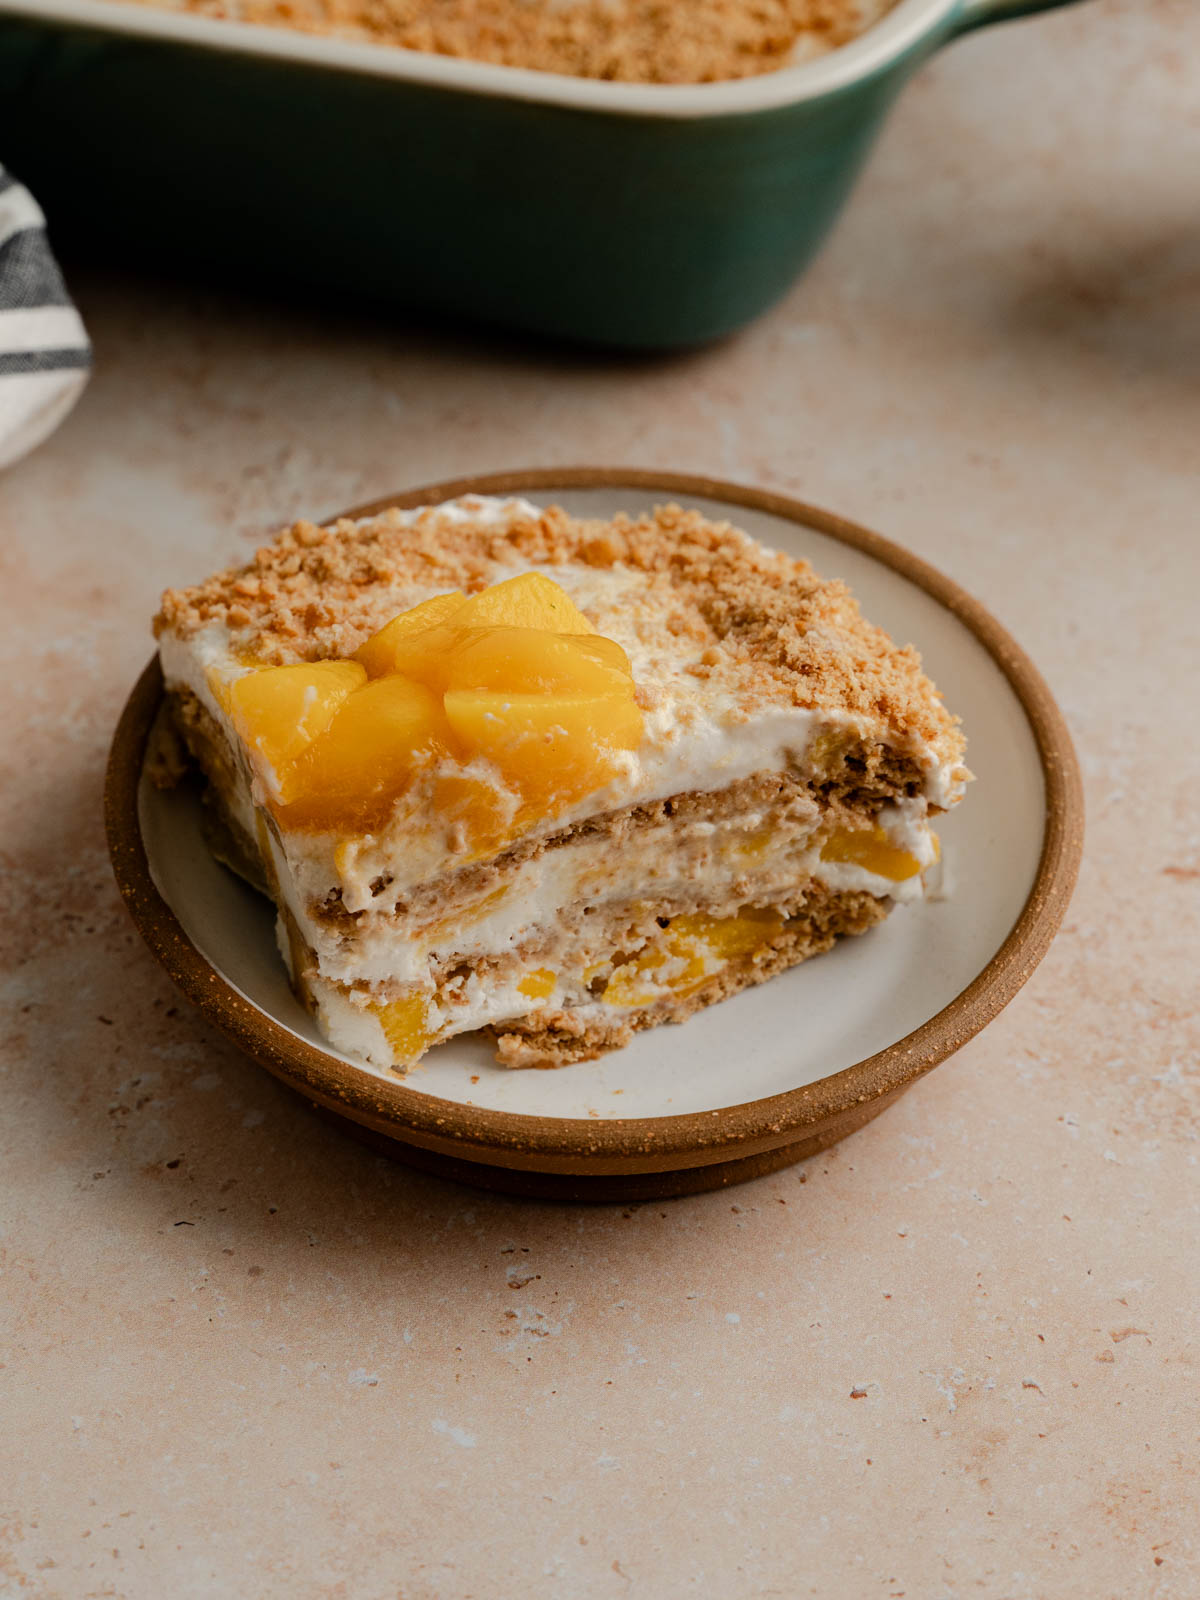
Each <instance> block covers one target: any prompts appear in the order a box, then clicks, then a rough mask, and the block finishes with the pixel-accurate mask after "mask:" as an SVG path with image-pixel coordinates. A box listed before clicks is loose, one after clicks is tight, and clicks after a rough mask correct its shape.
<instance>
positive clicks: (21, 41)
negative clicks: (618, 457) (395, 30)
mask: <svg viewBox="0 0 1200 1600" xmlns="http://www.w3.org/2000/svg"><path fill="white" fill-rule="evenodd" d="M1061 3H1064V0H900V3H899V4H898V5H897V6H896V8H895V9H894V10H893V11H892V12H891V13H889V15H888V16H886V17H885V18H884V19H883V21H882V22H879V23H877V24H876V25H875V27H873V28H871V29H870V30H869V31H868V32H867V33H865V34H864V35H863V36H862V37H861V38H859V39H857V40H855V41H854V42H853V43H852V44H849V45H847V46H844V47H843V48H842V49H840V50H837V51H834V52H832V53H831V54H829V55H827V56H825V57H823V58H820V59H818V60H815V61H810V62H807V63H805V64H803V65H798V66H795V67H788V68H785V69H784V70H782V71H779V72H774V73H770V74H767V75H765V76H763V77H758V78H750V79H744V80H740V81H737V82H729V83H717V84H702V85H695V86H675V85H670V86H667V85H653V84H626V83H605V82H598V81H595V80H586V79H576V78H567V77H561V76H558V75H555V74H549V73H537V72H527V71H522V70H518V69H515V68H511V67H496V66H489V65H485V64H482V63H478V62H470V61H459V60H453V59H449V58H446V57H440V56H430V55H421V54H417V53H415V52H411V51H406V50H396V49H389V48H385V47H382V46H377V45H369V44H357V43H349V42H345V41H341V40H331V39H322V38H312V37H308V36H305V35H303V34H299V33H289V32H287V31H284V30H279V29H272V28H262V27H254V26H249V25H246V24H242V23H235V22H221V21H214V20H212V19H210V18H207V17H202V16H191V15H182V14H176V13H174V12H171V11H167V10H159V9H150V8H146V7H142V6H138V5H128V4H121V3H117V0H111V3H109V0H0V154H2V155H3V159H4V162H5V164H6V165H7V166H8V167H9V169H10V170H11V171H13V172H15V173H17V174H18V175H19V176H20V178H21V179H22V181H24V182H25V183H27V184H28V185H29V186H30V187H31V188H32V189H33V190H34V192H35V193H36V194H37V196H38V198H39V199H40V200H41V202H42V205H43V206H44V208H45V210H46V211H47V213H48V214H49V217H50V221H51V230H52V235H53V237H54V238H56V239H57V240H58V241H60V242H61V243H62V244H65V245H66V246H67V247H68V248H72V247H75V248H78V247H80V246H82V247H83V248H86V249H87V250H88V252H89V253H90V254H91V255H93V256H94V255H96V254H97V253H103V255H104V256H105V257H106V258H107V259H121V258H127V259H137V260H140V261H146V260H151V261H153V260H155V259H157V260H159V261H163V262H168V263H172V264H178V263H185V264H186V265H187V267H188V269H189V270H191V271H198V272H200V273H202V274H205V275H215V274H220V275H222V276H226V277H228V276H229V275H231V274H232V275H234V276H236V278H237V279H238V280H239V281H243V282H251V281H256V282H257V283H258V284H260V285H261V284H266V285H268V286H274V287H277V288H288V289H292V288H297V287H302V288H308V289H311V288H316V289H318V290H320V291H322V292H324V293H326V294H330V295H336V296H337V297H338V299H339V300H345V299H346V298H348V297H354V298H356V299H367V300H369V301H372V302H377V303H380V302H381V303H384V304H387V305H391V306H397V307H402V308H405V309H412V310H432V311H436V312H440V313H449V314H451V315H455V316H462V315H467V316H470V317H473V318H479V319H484V320H487V321H489V322H495V323H501V324H507V325H509V326H515V327H519V328H523V329H528V330H534V331H537V332H539V333H544V334H550V335H555V336H566V337H570V338H573V339H582V340H589V341H594V342H599V343H604V344H614V345H623V346H634V347H642V348H650V349H655V348H657V349H666V348H670V347H678V346H685V345H691V344H696V343H699V342H701V341H703V340H707V339H712V338H715V337H717V336H719V335H721V334H724V333H727V332H729V331H731V330H732V329H734V328H737V327H739V326H740V325H742V324H743V323H745V322H748V321H749V320H750V319H751V318H752V317H754V316H756V315H757V314H758V313H759V312H760V311H762V310H763V309H764V308H765V307H767V306H768V305H770V304H771V303H772V302H773V301H774V300H776V299H777V298H778V297H779V296H780V295H781V294H783V292H784V291H785V290H786V289H787V288H788V286H789V284H791V282H792V281H793V280H794V278H795V277H796V275H797V273H798V272H799V271H800V270H801V268H802V267H803V266H804V265H805V263H806V262H807V261H808V260H809V258H810V257H811V256H812V254H813V253H814V251H815V250H816V249H817V247H818V246H819V244H820V242H821V240H822V238H823V237H824V235H825V233H826V232H827V230H828V228H829V226H830V224H831V222H832V221H833V218H834V217H835V216H836V214H837V211H838V208H839V207H840V205H841V203H842V201H843V199H844V198H845V196H846V194H847V192H848V190H849V188H850V186H851V184H852V182H853V181H854V178H855V175H856V174H857V172H858V170H859V168H860V166H861V164H862V162H863V159H864V157H865V155H866V153H867V151H868V149H869V147H870V144H871V141H872V139H873V137H874V135H875V133H876V130H877V129H878V127H879V125H880V122H881V120H882V118H883V116H884V114H885V113H886V111H887V109H888V107H889V106H890V105H891V103H892V101H893V100H894V98H895V97H896V95H897V94H898V93H899V91H900V89H901V88H902V87H903V85H904V83H905V82H906V80H907V79H908V77H909V76H910V75H911V74H912V73H913V72H914V71H915V70H916V68H917V67H918V66H919V65H920V64H921V62H922V61H923V60H924V59H925V58H926V57H927V56H928V55H930V54H931V53H932V51H934V50H935V49H936V48H937V47H938V46H939V45H941V44H942V43H944V42H945V41H946V40H947V39H949V38H951V37H952V36H954V35H955V34H958V33H961V32H963V31H965V30H966V29H968V28H972V27H976V26H978V25H979V24H981V23H985V22H991V21H993V20H999V19H1001V18H1004V17H1009V16H1015V15H1018V14H1021V13H1023V12H1028V11H1034V10H1042V9H1045V8H1046V7H1047V6H1048V5H1054V4H1061Z"/></svg>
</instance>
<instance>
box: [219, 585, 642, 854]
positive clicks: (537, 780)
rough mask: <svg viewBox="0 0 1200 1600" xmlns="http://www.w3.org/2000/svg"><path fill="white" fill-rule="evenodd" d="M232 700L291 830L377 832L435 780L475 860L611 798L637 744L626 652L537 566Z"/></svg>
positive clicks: (242, 684) (454, 834) (434, 806)
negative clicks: (340, 657)
mask: <svg viewBox="0 0 1200 1600" xmlns="http://www.w3.org/2000/svg"><path fill="white" fill-rule="evenodd" d="M234 691H235V693H236V696H237V699H236V702H235V704H234V707H233V712H232V715H233V717H234V722H235V726H236V727H237V730H238V732H239V734H240V735H241V737H242V739H243V740H244V741H245V743H246V745H247V747H248V749H249V751H250V754H251V758H252V759H253V760H255V762H256V766H257V768H258V770H259V771H260V774H261V776H262V778H263V781H264V786H265V787H266V789H267V793H268V796H269V799H270V801H271V803H272V806H273V808H274V809H276V810H278V811H279V812H280V820H281V821H282V822H284V823H285V824H286V825H288V826H292V827H300V828H310V829H319V830H323V831H324V830H328V831H332V832H336V833H340V834H343V835H346V834H353V833H358V832H362V831H365V830H368V829H372V828H376V827H378V826H379V825H381V823H382V822H383V821H384V820H385V819H386V817H387V816H388V814H389V813H390V811H391V809H392V808H393V807H394V805H395V803H396V801H397V800H398V799H399V798H400V797H401V796H402V795H403V794H404V793H405V792H406V790H408V789H409V788H410V787H411V786H412V784H413V782H414V779H415V778H416V777H417V776H418V775H419V774H421V773H426V774H427V775H428V782H427V784H426V786H425V787H423V788H422V789H421V791H420V794H421V797H422V799H421V808H422V809H423V810H424V811H425V813H426V814H427V815H430V816H432V817H435V818H437V819H439V820H440V821H442V822H445V823H448V824H449V825H450V830H451V831H450V835H449V836H450V838H451V841H452V843H451V848H452V849H454V850H455V851H456V852H457V853H459V854H460V855H465V856H466V857H467V859H470V858H471V857H472V856H478V855H480V854H486V853H490V852H491V851H493V850H494V849H496V848H498V847H499V846H500V845H501V844H503V843H504V842H506V841H507V840H508V839H511V838H512V837H513V836H514V835H515V834H516V833H518V832H520V831H521V830H522V829H524V828H526V827H528V826H530V825H531V824H532V823H534V822H537V821H540V820H542V819H544V818H549V817H553V816H557V815H558V814H559V813H560V812H562V811H563V810H565V809H566V808H567V807H569V806H571V805H573V804H574V803H575V802H576V801H577V800H579V799H581V798H583V796H585V795H587V794H590V793H591V792H592V791H593V790H595V789H598V788H601V787H602V786H603V785H604V784H605V783H607V782H608V781H609V780H610V779H611V778H613V777H614V776H615V775H616V773H617V772H618V771H620V769H621V762H620V759H619V757H620V754H621V752H624V751H627V750H633V749H635V748H636V747H637V745H638V743H639V742H640V740H641V737H642V717H641V712H640V711H639V710H638V708H637V704H636V702H635V700H634V685H633V675H632V671H631V669H630V664H629V658H628V657H627V656H626V654H625V652H624V650H622V648H621V646H620V645H619V644H617V643H616V642H615V641H614V640H612V639H606V638H604V637H602V636H601V635H600V634H598V633H596V632H595V630H594V629H593V628H592V625H591V623H589V622H588V620H587V618H586V617H585V616H584V615H583V613H582V612H581V611H579V610H578V608H577V607H576V606H575V605H574V603H573V602H572V601H571V599H570V598H569V596H568V595H566V594H565V593H564V592H563V590H562V589H560V588H559V586H558V585H557V584H556V583H554V582H552V581H551V580H550V579H549V578H546V577H544V576H543V575H542V574H540V573H536V572H531V573H524V574H522V575H521V576H520V577H516V578H509V579H507V580H506V581H505V582H504V583H498V584H495V585H493V586H492V587H491V588H490V589H484V590H483V591H482V592H481V593H479V594H477V595H475V596H473V597H472V598H471V599H469V600H467V599H464V597H463V595H462V594H461V593H459V592H457V591H456V592H455V593H453V594H444V595H436V596H434V598H433V599H431V600H426V601H423V602H422V604H421V605H419V606H414V607H413V608H412V610H411V611H405V612H403V613H401V615H400V616H398V617H393V618H392V620H391V621H390V622H389V623H387V624H386V626H385V627H383V628H381V629H380V630H379V632H378V633H376V634H374V635H373V636H372V637H371V638H370V639H368V640H367V641H366V643H365V644H363V645H362V646H361V647H360V648H359V650H358V651H357V652H356V655H355V658H354V659H353V660H351V661H324V662H316V663H313V664H311V665H308V664H305V665H299V666H294V667H265V668H259V669H257V670H255V671H252V672H249V673H247V674H246V676H245V677H243V678H239V679H238V680H237V681H236V683H235V684H234ZM415 804H416V802H414V805H415Z"/></svg>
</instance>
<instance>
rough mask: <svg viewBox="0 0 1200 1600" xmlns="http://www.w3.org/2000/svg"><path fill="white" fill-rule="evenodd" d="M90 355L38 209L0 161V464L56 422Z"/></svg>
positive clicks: (72, 398) (75, 393) (77, 389)
mask: <svg viewBox="0 0 1200 1600" xmlns="http://www.w3.org/2000/svg"><path fill="white" fill-rule="evenodd" d="M91 361H92V352H91V347H90V345H89V344H88V336H87V333H86V332H85V330H84V326H83V323H82V321H81V320H80V316H79V313H78V311H76V309H75V307H74V306H73V305H72V304H71V300H70V297H69V295H68V294H67V291H66V287H65V285H64V284H63V281H62V274H61V273H60V272H59V270H58V263H57V262H56V261H55V259H54V257H53V256H52V255H51V253H50V245H49V242H48V240H47V238H46V219H45V217H44V216H43V215H42V210H41V207H40V206H39V205H38V203H37V201H36V200H35V199H34V198H33V196H32V195H31V194H30V192H29V190H28V189H26V188H25V187H24V186H23V185H21V184H19V183H18V182H17V180H16V179H15V178H14V177H12V176H11V174H9V173H7V172H5V170H4V168H3V167H0V467H6V466H8V464H9V463H10V462H12V461H16V460H17V459H18V457H20V456H23V455H25V453H26V452H27V451H29V450H32V449H33V447H34V445H37V444H41V442H42V440H43V439H44V438H45V437H46V436H47V434H49V433H52V432H53V430H54V429H55V428H57V426H58V424H59V423H60V422H61V421H62V419H63V418H64V417H65V416H66V414H67V412H68V411H70V409H71V407H72V406H73V405H74V404H75V402H76V400H78V398H79V396H80V394H81V393H82V391H83V386H84V384H85V383H86V382H87V377H88V369H89V367H90V366H91Z"/></svg>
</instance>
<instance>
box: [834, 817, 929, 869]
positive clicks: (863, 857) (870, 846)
mask: <svg viewBox="0 0 1200 1600" xmlns="http://www.w3.org/2000/svg"><path fill="white" fill-rule="evenodd" d="M821 860H822V861H847V862H850V863H851V864H852V865H853V866H856V867H865V869H866V870H867V871H868V872H874V873H875V874H877V876H879V877H880V878H890V879H891V880H892V881H893V883H903V882H904V880H905V879H906V878H915V877H916V875H917V873H918V872H920V870H921V863H920V862H919V861H918V860H917V858H916V856H914V855H910V854H909V852H908V851H907V850H901V849H900V848H899V846H898V845H894V844H893V843H892V842H891V840H890V839H889V838H888V836H887V834H886V833H885V832H884V830H883V829H882V828H881V827H880V826H879V824H878V823H876V825H875V826H874V827H873V828H855V829H847V828H839V829H838V830H837V832H836V833H831V834H830V836H829V838H828V839H826V841H825V843H824V844H823V845H822V846H821Z"/></svg>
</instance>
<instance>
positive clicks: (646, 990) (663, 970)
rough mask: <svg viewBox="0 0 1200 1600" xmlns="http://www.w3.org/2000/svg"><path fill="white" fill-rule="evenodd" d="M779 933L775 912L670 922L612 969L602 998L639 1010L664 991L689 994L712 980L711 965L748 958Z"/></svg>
mask: <svg viewBox="0 0 1200 1600" xmlns="http://www.w3.org/2000/svg"><path fill="white" fill-rule="evenodd" d="M782 928H783V917H782V916H781V915H780V914H779V912H778V911H773V910H770V909H767V910H758V909H756V908H755V907H753V906H747V907H746V908H745V909H744V910H742V911H739V912H738V913H737V915H736V916H732V917H710V916H706V915H705V914H703V913H702V912H695V913H692V914H690V915H687V916H681V917H672V918H671V921H670V924H669V925H668V927H667V928H666V929H664V931H663V935H662V937H661V938H660V939H656V940H655V941H654V942H653V943H652V944H651V945H650V946H649V947H648V948H647V949H645V950H643V951H642V952H641V954H640V955H637V956H635V957H634V958H633V960H632V961H626V962H624V963H623V964H622V965H621V966H619V967H617V968H616V970H615V971H614V973H613V975H612V977H611V978H610V979H609V980H608V983H607V984H606V985H605V989H604V993H603V995H602V996H601V999H602V1000H603V1001H604V1002H605V1004H606V1005H610V1006H644V1005H650V1004H652V1003H653V1002H654V1001H655V1000H659V999H662V997H663V994H664V992H667V993H671V994H676V995H686V994H690V993H691V991H692V990H693V989H698V988H699V987H700V985H701V984H702V983H703V982H704V981H705V979H706V978H708V977H709V976H711V975H712V972H713V971H714V965H713V964H714V963H718V964H722V963H725V962H728V961H737V960H740V959H744V958H745V957H747V956H751V955H753V954H754V952H755V951H756V950H759V949H761V948H762V947H763V946H764V945H766V944H769V943H770V942H771V940H772V939H774V938H775V937H776V936H777V935H778V934H779V933H780V931H781V930H782Z"/></svg>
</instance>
